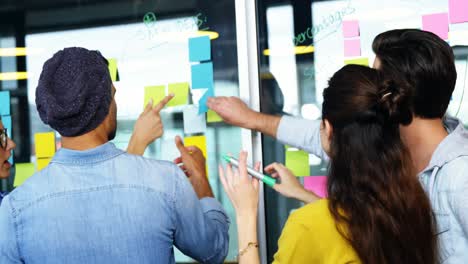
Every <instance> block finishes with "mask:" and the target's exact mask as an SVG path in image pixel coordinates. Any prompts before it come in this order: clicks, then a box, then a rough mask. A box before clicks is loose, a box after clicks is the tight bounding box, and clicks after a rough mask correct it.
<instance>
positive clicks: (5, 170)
mask: <svg viewBox="0 0 468 264" xmlns="http://www.w3.org/2000/svg"><path fill="white" fill-rule="evenodd" d="M15 147H16V144H15V142H14V141H13V140H12V139H10V138H9V137H8V134H7V129H6V128H5V127H4V126H3V123H2V119H1V117H0V166H1V169H0V179H6V178H8V177H9V176H10V171H11V167H12V165H11V164H10V162H8V159H9V158H10V156H11V150H13V149H14V148H15ZM5 195H6V193H2V192H0V204H2V200H3V197H5Z"/></svg>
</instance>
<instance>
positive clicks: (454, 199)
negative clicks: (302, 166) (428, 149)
mask: <svg viewBox="0 0 468 264" xmlns="http://www.w3.org/2000/svg"><path fill="white" fill-rule="evenodd" d="M320 122H321V120H314V121H311V120H304V119H300V118H294V117H289V116H283V117H282V118H281V121H280V124H279V127H278V131H277V138H278V140H279V141H281V142H283V143H284V144H289V145H291V146H294V147H297V148H300V149H303V150H305V151H308V152H309V153H312V154H314V155H317V156H319V157H321V158H323V159H326V160H328V156H327V155H326V154H325V152H324V151H323V149H322V145H321V142H320ZM444 124H445V126H446V129H447V131H448V132H449V133H450V134H449V135H448V136H447V137H446V138H445V139H444V140H443V141H442V142H441V143H440V144H439V146H438V147H437V149H436V150H435V152H434V153H433V155H432V157H431V161H430V163H429V165H428V166H427V168H426V169H424V170H423V171H422V172H420V173H419V175H418V177H419V181H420V183H421V185H422V186H423V188H424V190H425V191H426V194H427V195H428V196H429V199H430V201H431V205H432V210H433V211H434V214H435V216H436V222H437V233H438V238H439V241H438V242H439V248H440V250H439V255H440V262H441V263H450V264H452V263H453V264H455V263H457V264H458V263H468V131H466V130H465V129H464V128H463V125H462V124H461V123H460V122H459V121H458V120H456V119H454V118H450V117H446V118H445V120H444Z"/></svg>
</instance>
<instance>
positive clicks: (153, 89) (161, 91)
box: [143, 85, 166, 109]
mask: <svg viewBox="0 0 468 264" xmlns="http://www.w3.org/2000/svg"><path fill="white" fill-rule="evenodd" d="M164 97H166V86H165V85H157V86H146V87H145V100H144V101H143V109H144V108H145V107H146V105H147V104H148V102H149V100H150V99H153V106H155V105H157V104H158V103H159V102H161V100H162V99H164Z"/></svg>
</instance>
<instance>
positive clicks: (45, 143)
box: [34, 132, 55, 158]
mask: <svg viewBox="0 0 468 264" xmlns="http://www.w3.org/2000/svg"><path fill="white" fill-rule="evenodd" d="M34 144H35V149H36V157H37V158H51V157H53V156H54V155H55V132H46V133H36V134H34Z"/></svg>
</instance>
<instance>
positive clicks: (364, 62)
mask: <svg viewBox="0 0 468 264" xmlns="http://www.w3.org/2000/svg"><path fill="white" fill-rule="evenodd" d="M344 63H345V64H346V65H348V64H357V65H362V66H367V67H369V59H368V58H359V59H351V60H345V61H344Z"/></svg>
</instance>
